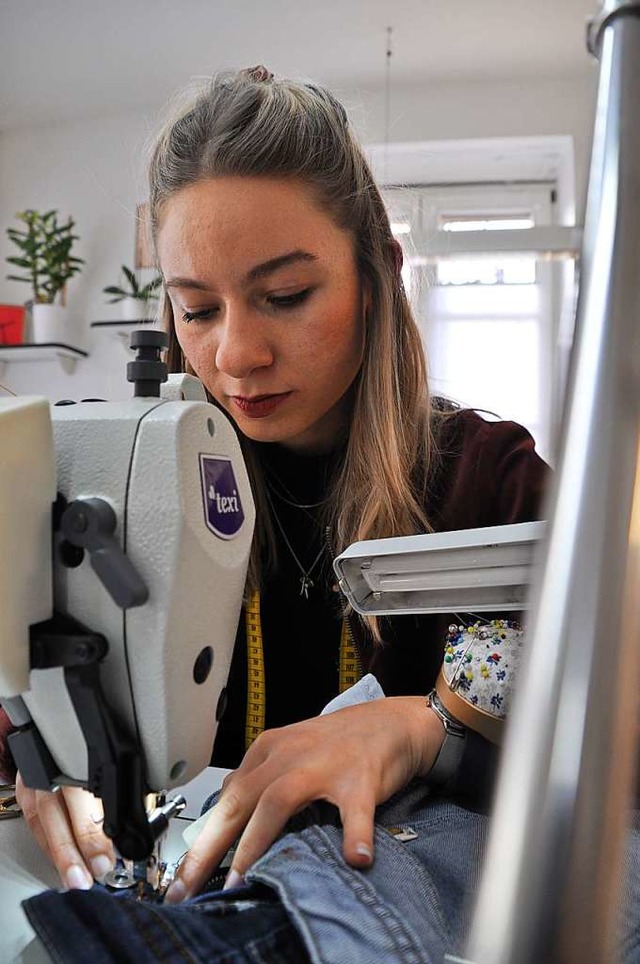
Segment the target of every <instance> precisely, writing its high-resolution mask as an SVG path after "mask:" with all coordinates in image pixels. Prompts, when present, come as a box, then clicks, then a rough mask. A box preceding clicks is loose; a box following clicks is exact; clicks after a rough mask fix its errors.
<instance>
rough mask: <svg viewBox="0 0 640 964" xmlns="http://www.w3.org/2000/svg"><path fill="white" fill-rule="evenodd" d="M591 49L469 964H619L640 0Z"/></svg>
mask: <svg viewBox="0 0 640 964" xmlns="http://www.w3.org/2000/svg"><path fill="white" fill-rule="evenodd" d="M590 40H591V46H592V48H593V50H594V52H597V54H598V56H599V58H600V79H599V90H598V102H597V111H596V121H595V130H594V145H593V156H592V162H591V171H590V178H589V193H588V201H587V213H586V219H585V232H584V240H583V251H582V262H581V284H580V292H579V298H578V315H577V325H576V332H577V335H576V343H575V345H574V351H573V356H572V364H571V371H570V376H569V389H568V396H567V406H566V411H565V418H564V423H563V430H562V439H561V444H560V451H561V457H560V462H559V469H558V473H557V477H556V479H555V487H554V491H553V493H552V494H551V496H550V499H549V505H548V510H549V511H548V513H547V517H548V518H549V520H550V521H549V534H548V539H547V541H546V545H545V547H544V551H543V554H542V558H541V559H540V568H539V572H538V577H537V579H536V581H535V584H534V586H533V587H532V596H531V603H532V606H531V615H530V618H529V635H530V643H531V648H530V651H529V654H528V660H527V665H526V666H525V667H524V668H523V670H522V679H521V684H520V687H519V691H518V694H517V697H516V699H515V703H514V707H513V711H512V715H511V720H510V723H509V728H508V732H507V737H506V742H505V747H504V753H503V761H502V765H501V770H500V774H499V779H498V787H497V794H496V800H495V807H494V811H493V817H492V825H491V832H490V837H489V845H488V851H487V857H486V861H485V865H484V868H483V875H482V879H481V884H480V889H479V893H478V897H477V901H476V905H475V909H474V915H473V920H472V926H471V930H470V935H469V939H468V942H467V945H466V948H465V952H464V959H465V960H469V961H473V962H476V964H540V962H542V961H544V962H545V964H557V962H562V964H578V962H579V964H591V962H593V964H603V962H608V961H612V960H615V920H616V907H617V901H618V893H619V885H618V866H619V863H620V861H619V857H620V853H621V848H622V841H623V834H624V829H625V826H626V807H627V806H628V805H629V801H630V792H631V784H632V779H633V770H634V757H635V741H636V738H637V719H638V715H637V693H638V680H637V679H636V678H635V665H636V663H637V661H638V660H637V649H638V640H639V639H640V613H639V608H640V607H639V605H638V602H637V601H636V599H637V597H640V584H639V582H638V575H639V572H640V569H639V567H638V543H639V541H640V536H639V534H638V530H639V528H640V511H639V506H640V497H639V496H638V495H637V493H635V495H634V492H635V489H636V487H637V486H638V484H639V483H638V479H639V478H640V476H639V474H638V438H639V432H640V0H627V2H625V0H618V2H616V0H609V2H607V3H605V5H604V7H603V9H602V11H601V13H600V15H599V17H598V18H596V19H595V20H594V22H593V24H592V27H591V36H590ZM634 502H635V508H634ZM630 546H631V552H632V556H631V557H630V555H629V552H630ZM630 579H633V580H634V583H635V584H634V585H633V586H632V585H631V584H630Z"/></svg>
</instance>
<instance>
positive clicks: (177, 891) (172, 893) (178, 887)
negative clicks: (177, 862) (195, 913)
mask: <svg viewBox="0 0 640 964" xmlns="http://www.w3.org/2000/svg"><path fill="white" fill-rule="evenodd" d="M164 899H165V903H167V904H181V903H182V902H183V901H184V900H186V899H187V888H186V887H185V885H184V884H183V883H182V881H181V880H174V882H173V883H172V884H171V886H170V887H169V890H168V891H167V893H166V894H165V896H164Z"/></svg>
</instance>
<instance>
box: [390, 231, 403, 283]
mask: <svg viewBox="0 0 640 964" xmlns="http://www.w3.org/2000/svg"><path fill="white" fill-rule="evenodd" d="M391 253H392V255H393V260H394V261H395V265H396V273H397V275H398V277H400V273H401V271H402V266H403V264H404V254H403V252H402V246H401V244H400V242H399V241H396V239H395V238H392V239H391Z"/></svg>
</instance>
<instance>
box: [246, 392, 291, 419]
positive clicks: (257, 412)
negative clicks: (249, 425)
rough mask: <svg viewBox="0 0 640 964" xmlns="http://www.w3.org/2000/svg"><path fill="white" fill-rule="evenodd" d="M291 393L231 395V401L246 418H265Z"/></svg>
mask: <svg viewBox="0 0 640 964" xmlns="http://www.w3.org/2000/svg"><path fill="white" fill-rule="evenodd" d="M290 395H291V392H280V393H279V394H277V395H253V396H251V397H245V396H243V395H232V396H231V401H232V402H233V404H234V405H235V406H236V408H238V409H240V411H241V412H242V414H243V415H246V416H247V417H248V418H266V417H267V415H271V414H272V413H273V412H275V410H276V409H277V408H279V406H280V405H281V404H282V403H283V402H284V401H285V400H286V399H287V398H289V396H290Z"/></svg>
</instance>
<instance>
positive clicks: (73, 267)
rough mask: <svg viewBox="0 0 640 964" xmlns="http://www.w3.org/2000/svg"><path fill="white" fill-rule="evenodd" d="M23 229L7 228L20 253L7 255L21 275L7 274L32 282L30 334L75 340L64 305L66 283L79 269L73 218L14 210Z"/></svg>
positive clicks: (80, 261)
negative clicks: (74, 248)
mask: <svg viewBox="0 0 640 964" xmlns="http://www.w3.org/2000/svg"><path fill="white" fill-rule="evenodd" d="M16 217H17V218H18V220H19V221H22V223H23V224H24V229H23V230H22V229H19V228H7V235H8V237H9V238H10V240H11V241H13V243H14V244H15V245H17V247H18V248H19V249H20V254H19V255H15V256H13V257H8V258H7V261H9V263H10V264H13V265H16V267H18V268H22V269H23V271H24V272H25V273H24V274H21V275H14V274H10V275H7V278H8V279H10V280H11V281H23V282H26V283H27V284H29V285H31V291H32V295H33V299H32V309H31V312H32V329H33V330H32V337H33V340H34V341H35V342H39V343H42V342H62V343H69V342H70V341H71V342H74V341H77V338H76V337H75V336H74V335H70V321H69V318H68V315H67V309H66V285H67V282H68V281H69V279H70V278H72V277H73V276H74V275H75V274H77V273H78V272H79V271H80V267H81V265H83V264H84V260H83V259H82V258H77V257H75V256H74V255H72V253H71V251H72V249H73V245H74V242H75V241H77V240H78V235H77V234H74V233H73V229H74V227H75V222H74V220H73V219H72V218H68V219H67V220H66V221H65V222H63V223H59V222H58V212H57V211H55V210H53V211H47V212H46V213H45V214H41V213H40V212H39V211H34V210H33V209H31V208H30V209H28V210H26V211H20V212H19V213H18V214H16Z"/></svg>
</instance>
